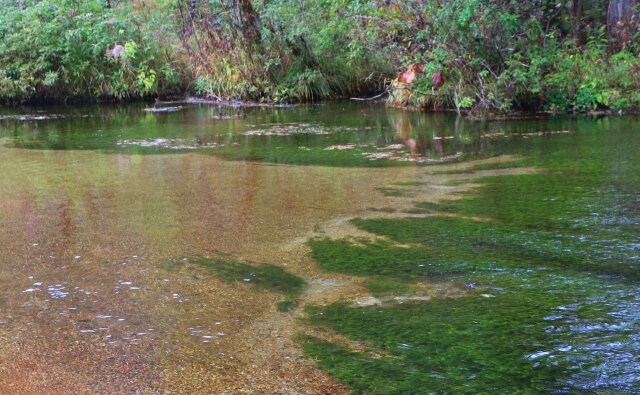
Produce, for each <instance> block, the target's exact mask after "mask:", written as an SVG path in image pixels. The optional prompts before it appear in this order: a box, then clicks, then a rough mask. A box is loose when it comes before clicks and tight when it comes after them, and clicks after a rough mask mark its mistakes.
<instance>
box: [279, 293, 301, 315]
mask: <svg viewBox="0 0 640 395" xmlns="http://www.w3.org/2000/svg"><path fill="white" fill-rule="evenodd" d="M295 307H296V302H295V300H293V298H292V297H291V296H286V297H284V298H283V299H282V300H280V301H278V303H277V304H276V309H277V310H278V311H279V312H281V313H287V312H289V311H291V310H293V309H294V308H295Z"/></svg>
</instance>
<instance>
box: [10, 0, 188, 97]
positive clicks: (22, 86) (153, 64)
mask: <svg viewBox="0 0 640 395" xmlns="http://www.w3.org/2000/svg"><path fill="white" fill-rule="evenodd" d="M20 3H22V5H21V6H20V5H15V3H14V2H12V4H5V5H4V6H3V12H2V14H1V15H0V36H2V38H3V39H2V40H0V70H1V71H0V96H1V97H4V98H5V99H7V100H11V101H23V100H31V99H66V98H70V97H71V98H73V97H75V98H83V99H88V100H91V99H96V98H105V97H115V98H120V99H126V98H143V97H146V96H149V95H157V94H160V93H167V92H170V91H172V90H175V89H176V88H177V87H178V82H179V78H178V77H177V72H176V69H177V67H175V66H173V65H172V61H171V60H170V59H169V58H168V57H167V56H166V54H165V53H164V51H166V50H165V49H163V48H162V47H161V45H163V43H162V42H158V41H155V40H157V37H153V36H155V35H156V34H154V33H153V32H151V31H150V30H149V29H150V28H152V25H150V24H147V23H143V22H150V21H143V20H141V16H140V15H137V14H135V13H133V12H132V11H133V7H132V6H131V5H128V4H121V5H118V6H117V7H114V8H113V9H106V8H105V6H104V1H98V0H94V1H83V2H75V1H68V0H46V1H24V2H20Z"/></svg>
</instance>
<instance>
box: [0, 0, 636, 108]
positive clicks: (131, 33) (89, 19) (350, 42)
mask: <svg viewBox="0 0 640 395" xmlns="http://www.w3.org/2000/svg"><path fill="white" fill-rule="evenodd" d="M571 3H572V2H564V3H557V2H551V1H546V0H545V1H539V2H521V1H516V0H490V1H483V0H465V1H462V0H456V1H448V2H433V1H413V2H409V3H407V4H402V5H401V4H400V3H398V2H383V1H378V0H376V1H367V2H363V1H360V0H323V1H316V2H308V1H305V2H300V1H295V0H282V1H277V2H257V1H254V2H252V3H251V4H252V11H251V12H253V14H254V15H252V16H250V17H251V18H253V20H255V21H258V22H256V24H255V26H251V27H248V26H245V25H244V22H242V21H244V20H245V19H246V18H247V15H244V14H243V12H248V11H242V10H241V8H240V7H237V6H236V5H234V4H236V2H232V1H230V0H216V1H208V2H196V7H195V8H194V9H191V1H187V0H177V1H149V2H143V3H138V2H120V1H118V2H115V1H114V2H113V5H114V6H113V8H111V9H108V8H106V7H105V2H104V1H102V0H91V1H86V2H77V1H71V0H44V1H35V0H29V1H22V2H18V3H17V4H16V2H8V1H4V2H2V3H1V4H3V13H2V15H0V37H2V40H0V97H3V98H5V99H6V100H10V101H24V100H30V99H54V100H56V99H57V100H59V99H65V98H70V97H75V98H82V99H94V100H95V99H107V98H116V99H121V100H125V99H141V98H145V97H149V96H157V95H166V94H170V93H173V92H179V91H184V90H188V91H191V92H194V93H197V94H201V95H214V96H216V97H220V98H223V99H227V100H230V99H253V100H260V101H275V102H290V101H316V100H321V99H325V98H336V97H346V96H353V95H358V94H363V92H373V91H376V92H379V91H381V90H383V89H385V88H388V87H389V84H388V82H389V81H390V80H392V79H393V78H394V77H395V76H396V75H397V72H398V71H399V70H402V69H404V68H406V67H407V66H408V65H410V64H413V63H417V64H420V65H421V69H422V71H421V72H418V74H417V79H416V80H415V81H414V82H413V86H412V90H410V91H406V92H405V93H406V94H394V95H391V96H390V97H391V99H390V100H391V104H395V105H402V106H404V105H413V106H416V107H423V108H443V107H448V108H456V109H457V110H458V111H468V112H472V113H485V112H494V111H508V110H513V109H516V110H518V109H526V110H550V111H592V110H603V109H613V110H616V111H617V110H625V111H626V110H634V109H638V108H640V93H638V91H639V84H640V83H639V82H638V81H640V79H639V78H638V75H639V73H640V71H639V70H640V59H639V58H638V57H637V56H635V54H634V53H633V52H632V51H636V50H637V48H636V47H637V46H634V45H631V46H630V47H629V48H627V49H626V51H629V52H620V53H617V54H609V52H608V42H607V39H606V38H604V31H605V29H604V25H605V22H606V11H605V10H606V3H607V2H606V1H604V0H589V1H586V0H585V1H582V2H581V4H582V8H583V11H582V14H581V15H578V16H574V15H573V14H572V13H571V12H570V4H571ZM251 18H250V19H251ZM252 29H253V30H252ZM248 30H251V31H254V33H253V34H250V33H248ZM116 46H117V47H116ZM114 49H116V51H115V52H114ZM437 72H438V73H442V74H441V75H442V76H443V80H442V82H443V84H442V86H439V85H440V84H438V86H437V87H434V84H433V81H432V77H433V75H434V73H437ZM394 89H395V88H394Z"/></svg>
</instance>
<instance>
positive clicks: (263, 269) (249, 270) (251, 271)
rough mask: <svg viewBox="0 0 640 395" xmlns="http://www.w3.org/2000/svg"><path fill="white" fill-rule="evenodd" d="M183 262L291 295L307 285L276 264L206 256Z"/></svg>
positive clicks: (228, 278) (230, 279)
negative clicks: (251, 262)
mask: <svg viewBox="0 0 640 395" xmlns="http://www.w3.org/2000/svg"><path fill="white" fill-rule="evenodd" d="M182 262H188V263H191V264H194V265H199V266H202V267H204V268H206V269H207V271H209V273H211V274H213V275H214V276H216V277H217V278H219V279H221V280H223V281H227V282H244V283H248V284H251V285H254V286H256V287H259V288H265V289H268V290H271V291H276V292H281V293H283V294H286V295H289V296H295V295H297V294H299V293H300V292H301V291H302V290H303V289H304V287H305V285H306V282H305V281H304V279H302V278H300V277H298V276H296V275H294V274H291V273H289V272H287V271H285V270H284V269H282V268H281V267H278V266H275V265H269V264H248V263H245V262H240V261H236V260H233V259H229V258H205V257H189V258H186V260H183V261H182Z"/></svg>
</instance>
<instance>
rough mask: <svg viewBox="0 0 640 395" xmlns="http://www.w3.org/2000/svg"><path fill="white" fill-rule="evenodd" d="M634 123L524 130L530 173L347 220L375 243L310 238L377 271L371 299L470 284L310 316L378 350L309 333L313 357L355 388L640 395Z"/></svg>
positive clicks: (360, 270)
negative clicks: (453, 291) (382, 215)
mask: <svg viewBox="0 0 640 395" xmlns="http://www.w3.org/2000/svg"><path fill="white" fill-rule="evenodd" d="M627 122H629V120H620V121H619V122H616V123H604V124H602V125H599V126H600V127H601V128H593V127H591V128H589V129H587V130H586V131H585V132H582V133H581V132H578V133H577V134H576V135H573V134H569V133H557V134H548V135H540V136H538V137H533V136H529V135H527V134H524V135H523V136H515V137H516V138H519V137H521V140H519V141H512V143H513V144H512V145H511V146H510V147H509V149H508V150H506V151H505V153H508V154H515V155H517V156H518V157H519V158H520V159H518V161H517V162H516V163H514V165H515V167H535V168H537V169H538V172H537V173H535V174H520V175H506V176H492V177H484V178H480V179H477V180H475V182H478V183H480V187H478V188H476V189H473V190H472V191H471V192H469V193H467V194H466V195H465V196H463V197H462V198H461V199H459V200H455V201H446V202H440V203H432V202H423V203H422V202H418V203H417V204H416V207H415V209H413V210H409V211H410V212H411V213H413V214H428V215H430V216H428V217H423V218H415V217H414V218H400V219H356V220H354V221H352V223H353V224H355V225H356V226H357V227H358V228H360V229H362V230H364V231H367V232H369V233H372V234H374V235H376V236H377V238H375V239H372V240H369V239H366V240H365V239H343V240H331V239H328V238H324V239H315V240H311V241H310V242H309V246H310V247H311V249H312V256H313V258H314V259H315V260H316V262H318V264H319V265H320V266H321V267H322V268H323V269H325V270H328V271H336V272H342V273H348V274H353V275H358V276H370V277H369V280H367V282H366V285H367V286H368V287H370V291H371V292H372V293H373V294H377V295H386V296H388V295H389V294H393V293H395V294H396V295H400V296H407V295H409V296H410V295H414V294H415V293H416V289H417V288H416V284H417V283H418V282H420V283H425V282H426V283H427V284H428V283H429V281H431V282H433V281H434V280H437V281H438V282H449V283H451V284H452V285H454V284H455V286H463V287H466V290H467V291H466V293H465V294H464V295H462V296H459V297H456V298H445V297H436V298H431V300H429V301H411V298H409V299H404V302H403V303H393V302H389V300H390V299H387V302H386V303H384V304H383V305H381V306H367V307H356V306H351V305H348V304H345V303H338V304H334V305H330V306H325V307H319V306H317V307H314V308H311V309H309V310H308V312H309V321H310V322H311V323H313V324H315V325H319V326H322V327H325V328H329V329H332V330H334V331H337V332H338V333H340V334H342V335H345V336H347V337H349V338H350V339H352V340H355V341H364V342H366V344H367V345H368V346H369V347H371V349H369V350H368V351H354V350H351V349H349V348H348V347H347V346H344V345H340V344H338V343H330V342H327V341H325V340H320V339H316V338H312V337H303V338H301V339H300V341H301V343H302V344H303V346H304V349H305V353H306V355H308V356H309V357H310V358H313V359H314V360H316V361H317V363H318V364H319V366H321V367H323V368H324V369H326V370H328V371H329V372H331V373H332V374H333V375H334V376H335V377H336V378H338V379H339V380H342V381H344V382H346V383H348V384H349V385H351V386H352V388H353V389H354V392H357V393H415V392H416V389H420V392H423V393H550V392H559V393H635V392H637V388H638V386H640V381H639V380H638V377H640V368H638V366H640V365H639V362H640V361H639V360H638V357H637V355H636V354H637V353H636V350H637V349H638V347H639V346H640V338H639V337H638V336H637V333H638V331H639V330H640V316H638V313H637V312H638V311H639V309H640V297H639V296H638V295H637V292H636V291H635V288H636V287H635V283H636V282H637V281H638V279H639V278H638V277H639V274H640V269H639V267H640V261H639V259H638V254H637V251H638V240H640V237H639V236H640V232H639V228H638V225H639V224H640V209H639V207H640V204H638V199H637V196H638V192H639V189H640V157H638V155H637V153H635V151H634V150H633V149H631V148H630V144H629V142H630V141H637V138H638V137H637V136H635V135H633V132H632V130H631V129H627V128H626V127H625V125H626V124H627ZM577 125H584V122H583V121H580V122H578V123H577ZM614 125H615V127H614ZM591 126H593V125H591ZM594 129H595V130H594ZM623 136H624V138H623ZM530 137H531V138H530ZM505 168H508V167H507V165H505V164H499V165H493V164H491V165H487V166H478V167H477V168H475V167H471V168H470V171H471V172H474V171H479V170H490V169H505ZM466 171H467V170H465V172H466ZM415 186H416V187H419V185H415ZM444 213H446V216H444V215H442V214H444ZM452 215H453V216H452ZM480 218H481V219H482V220H479V219H480ZM418 292H419V291H418ZM407 300H408V301H407Z"/></svg>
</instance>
